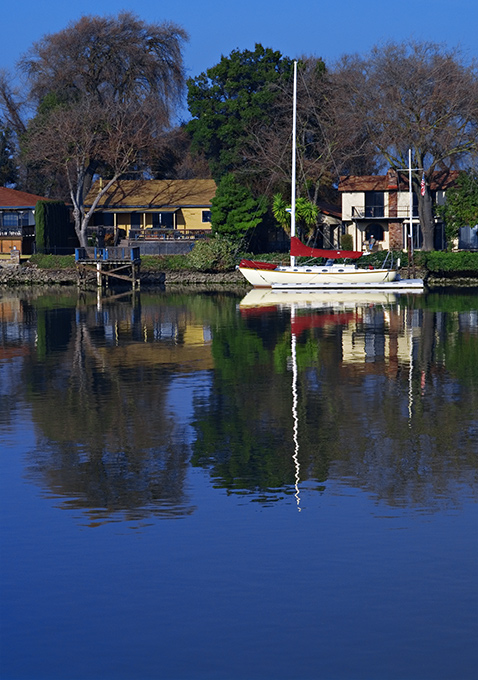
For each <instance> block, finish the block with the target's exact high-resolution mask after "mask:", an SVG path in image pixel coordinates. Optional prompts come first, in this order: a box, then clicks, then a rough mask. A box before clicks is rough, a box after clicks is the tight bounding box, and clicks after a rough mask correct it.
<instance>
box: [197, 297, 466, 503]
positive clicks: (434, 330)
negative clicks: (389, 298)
mask: <svg viewBox="0 0 478 680" xmlns="http://www.w3.org/2000/svg"><path fill="white" fill-rule="evenodd" d="M309 313H310V312H309ZM317 314H319V315H320V314H325V313H324V312H321V311H318V312H315V315H317ZM341 317H342V318H341ZM343 317H344V315H343V314H342V315H341V314H337V315H336V318H335V320H334V318H333V317H330V314H329V318H328V319H327V321H328V323H326V324H324V325H323V327H322V328H321V327H320V324H317V322H315V323H314V324H311V325H312V326H315V327H312V328H310V329H309V330H307V329H305V330H303V331H302V332H301V333H300V335H299V336H298V337H297V364H298V393H299V399H298V404H299V407H298V408H299V412H298V419H299V444H300V449H299V463H300V479H301V481H302V483H304V482H305V481H314V482H316V481H319V482H325V481H326V480H327V479H330V478H340V479H342V480H346V483H347V484H351V485H354V486H360V487H361V488H364V489H366V490H367V491H369V492H370V493H372V494H373V495H375V496H376V497H377V499H381V500H384V501H386V502H387V503H389V504H400V505H402V504H418V505H425V506H428V507H433V505H434V504H435V503H437V502H439V499H441V501H443V499H447V502H451V499H452V498H453V499H454V500H456V501H457V502H458V500H459V494H458V491H457V489H458V485H459V483H460V482H467V481H468V480H469V478H470V477H471V476H472V475H473V474H474V473H476V467H477V460H476V453H477V451H478V445H477V443H476V442H477V439H476V433H477V424H478V423H477V417H476V413H477V408H476V407H477V406H478V404H477V398H478V397H477V395H478V389H477V388H478V383H477V380H476V371H477V368H476V367H477V366H478V361H477V358H478V357H477V355H476V353H477V351H478V334H477V330H478V329H477V325H476V323H475V324H474V325H473V324H471V327H469V328H468V332H467V333H463V319H462V317H460V315H459V314H457V313H454V312H450V311H446V312H444V313H437V312H435V311H431V310H427V309H426V308H425V309H424V308H420V307H416V308H415V303H414V302H413V301H410V304H409V306H406V305H403V304H402V306H399V305H394V306H390V307H388V308H383V307H382V306H364V307H362V308H360V307H357V309H356V312H355V316H354V319H353V320H352V321H351V320H350V319H347V320H346V322H345V323H344V322H343ZM266 328H267V329H268V330H267V331H264V329H266ZM271 328H272V331H271ZM274 329H275V333H274ZM271 337H273V338H274V343H275V344H274V348H273V351H272V352H270V351H268V347H266V344H267V345H269V347H270V343H271ZM290 343H291V334H290V325H289V327H288V328H284V313H282V315H280V314H279V316H278V315H277V313H275V312H270V311H269V312H268V311H265V312H264V313H263V314H262V316H261V315H258V316H257V315H256V316H252V317H250V318H246V319H245V320H244V319H237V321H236V324H235V325H234V326H231V327H228V328H223V329H221V332H219V333H217V334H216V335H215V337H214V353H215V358H216V366H215V368H216V371H215V379H214V385H213V390H212V395H211V397H210V399H209V401H208V403H204V404H202V405H201V406H200V407H199V408H198V409H197V411H196V427H197V441H196V442H195V443H194V455H193V463H194V464H196V465H202V466H206V467H208V468H209V469H210V471H211V475H212V477H213V478H214V480H215V483H216V484H217V485H221V486H224V487H225V488H227V489H229V490H232V491H248V492H250V493H254V494H259V496H260V497H262V498H265V497H268V498H269V499H270V498H273V497H279V495H280V494H281V493H284V492H285V491H286V492H289V493H292V492H293V491H294V488H293V487H294V476H295V466H294V460H293V458H292V453H293V451H294V444H293V438H292V434H293V433H292V423H293V420H292V415H291V410H292V393H291V373H290ZM358 349H360V352H358ZM357 352H358V354H357ZM470 361H471V362H473V364H472V367H471V368H470V364H469V362H470ZM288 369H289V370H288Z"/></svg>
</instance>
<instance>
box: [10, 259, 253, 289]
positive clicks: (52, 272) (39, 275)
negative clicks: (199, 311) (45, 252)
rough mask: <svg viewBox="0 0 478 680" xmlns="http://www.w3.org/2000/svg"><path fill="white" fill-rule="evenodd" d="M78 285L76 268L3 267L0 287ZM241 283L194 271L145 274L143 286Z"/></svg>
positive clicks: (232, 276)
mask: <svg viewBox="0 0 478 680" xmlns="http://www.w3.org/2000/svg"><path fill="white" fill-rule="evenodd" d="M76 283H77V275H76V269H75V268H73V267H72V268H65V269H40V268H39V267H36V266H31V265H11V264H2V265H1V266H0V286H28V285H31V286H51V285H61V286H68V285H74V284H76ZM168 283H171V284H173V283H174V284H207V285H210V284H229V283H231V284H236V285H237V284H241V283H244V284H245V283H246V282H245V279H244V277H243V276H242V275H241V273H240V272H238V271H233V272H217V273H202V272H191V271H177V272H166V274H165V273H163V272H148V271H143V272H141V286H157V285H163V284H168Z"/></svg>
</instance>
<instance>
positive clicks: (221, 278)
mask: <svg viewBox="0 0 478 680" xmlns="http://www.w3.org/2000/svg"><path fill="white" fill-rule="evenodd" d="M400 275H401V277H402V278H404V279H406V278H409V277H410V276H413V277H414V278H423V279H424V280H425V284H426V285H427V286H428V287H429V288H433V287H468V288H469V287H477V286H478V278H476V277H471V276H467V275H465V276H459V273H455V275H454V276H447V277H446V278H444V277H438V276H432V275H430V273H429V272H427V271H426V270H421V269H418V268H417V269H416V270H415V272H412V271H409V270H408V269H407V268H403V269H401V270H400ZM76 283H77V275H76V269H75V268H74V267H71V268H65V269H40V268H38V267H36V266H35V265H12V264H5V263H2V265H0V286H29V285H30V286H52V285H56V286H58V285H60V286H68V285H75V284H76ZM164 284H166V285H167V284H171V285H172V284H175V285H176V284H180V285H227V284H232V285H240V286H241V285H244V286H247V285H248V284H247V282H246V280H245V279H244V277H243V276H242V274H241V273H240V272H239V271H237V270H235V271H232V272H207V273H204V272H193V271H175V272H173V271H171V272H169V271H168V272H166V273H164V272H152V271H147V270H146V271H142V272H141V286H142V287H148V286H158V285H164Z"/></svg>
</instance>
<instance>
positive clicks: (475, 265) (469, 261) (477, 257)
mask: <svg viewBox="0 0 478 680" xmlns="http://www.w3.org/2000/svg"><path fill="white" fill-rule="evenodd" d="M415 263H416V264H417V265H418V266H421V267H425V268H426V269H428V271H429V272H431V273H433V274H441V275H444V276H446V275H450V274H453V275H455V276H464V275H466V274H474V275H475V276H476V274H477V273H478V253H473V252H470V251H460V252H458V253H444V252H428V253H427V252H420V253H415Z"/></svg>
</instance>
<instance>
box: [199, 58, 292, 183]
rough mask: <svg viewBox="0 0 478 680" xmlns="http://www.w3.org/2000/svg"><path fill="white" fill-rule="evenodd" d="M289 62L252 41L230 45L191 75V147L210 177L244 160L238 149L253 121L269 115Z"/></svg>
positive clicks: (287, 76)
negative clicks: (242, 46)
mask: <svg viewBox="0 0 478 680" xmlns="http://www.w3.org/2000/svg"><path fill="white" fill-rule="evenodd" d="M291 68H292V62H291V60H290V59H288V58H285V57H283V56H282V55H281V53H280V52H276V51H274V50H272V49H270V48H264V47H262V45H260V44H256V47H255V50H254V52H251V51H250V50H243V51H240V50H233V51H232V52H231V54H230V55H229V56H228V57H222V58H221V61H220V62H219V64H217V65H216V66H214V67H213V68H210V69H208V70H207V71H206V73H202V74H201V75H199V76H198V77H196V78H190V79H189V80H188V82H187V86H188V106H189V111H190V113H191V115H192V117H193V120H191V121H190V123H188V131H189V133H190V134H191V135H192V140H193V149H196V150H200V151H201V152H204V153H205V156H206V158H207V160H208V161H209V163H210V167H211V172H212V174H213V177H214V179H216V181H219V180H220V178H221V177H222V176H223V175H224V174H225V173H227V172H230V171H231V170H233V169H237V168H238V167H239V166H241V165H243V164H244V159H243V158H242V155H241V149H243V148H244V145H245V144H246V143H247V137H248V135H249V134H250V130H251V126H252V125H253V124H254V123H257V122H259V121H269V120H270V118H271V116H272V115H273V103H274V101H275V99H276V98H277V96H278V94H279V92H280V90H279V88H278V87H277V86H278V84H279V83H280V82H281V80H288V79H289V77H290V73H291Z"/></svg>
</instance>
